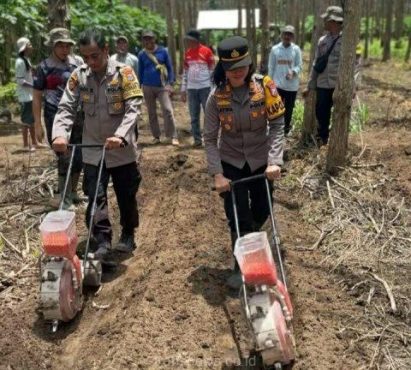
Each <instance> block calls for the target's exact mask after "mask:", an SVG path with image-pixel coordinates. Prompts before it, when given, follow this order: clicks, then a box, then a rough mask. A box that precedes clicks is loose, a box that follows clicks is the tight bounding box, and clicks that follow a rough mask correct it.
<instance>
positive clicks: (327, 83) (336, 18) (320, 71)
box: [303, 6, 344, 145]
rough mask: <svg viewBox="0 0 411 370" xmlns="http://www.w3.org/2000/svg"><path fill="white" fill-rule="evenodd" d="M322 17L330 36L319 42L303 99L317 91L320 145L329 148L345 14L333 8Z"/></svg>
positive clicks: (336, 7) (316, 112) (316, 111)
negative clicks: (312, 91) (310, 92)
mask: <svg viewBox="0 0 411 370" xmlns="http://www.w3.org/2000/svg"><path fill="white" fill-rule="evenodd" d="M321 17H322V18H323V19H324V28H325V30H326V31H327V34H326V35H325V36H322V37H321V38H320V39H319V41H318V45H317V49H316V51H315V58H314V63H313V66H312V69H311V74H310V79H309V81H308V85H307V86H308V87H307V89H305V90H304V91H303V96H304V97H306V96H307V95H308V91H309V90H316V94H317V95H316V96H317V100H316V107H315V114H316V116H317V122H318V136H319V138H320V145H325V144H327V142H328V137H329V135H330V120H331V108H332V106H333V93H334V89H335V85H336V83H337V75H338V65H339V63H340V54H341V31H342V26H343V20H344V18H343V10H342V8H340V7H339V6H329V7H328V8H327V10H326V12H325V13H324V14H322V15H321ZM327 55H328V58H327ZM324 58H325V61H324Z"/></svg>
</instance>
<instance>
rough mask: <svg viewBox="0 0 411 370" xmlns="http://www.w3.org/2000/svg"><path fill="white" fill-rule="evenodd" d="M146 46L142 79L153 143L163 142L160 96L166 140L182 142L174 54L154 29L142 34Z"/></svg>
mask: <svg viewBox="0 0 411 370" xmlns="http://www.w3.org/2000/svg"><path fill="white" fill-rule="evenodd" d="M142 38H143V47H144V49H143V50H142V51H140V53H139V54H138V60H139V63H138V79H139V81H140V84H141V86H142V88H143V94H144V100H145V102H146V104H147V110H148V119H149V122H150V129H151V133H152V135H153V144H159V143H160V136H161V130H160V126H159V124H158V117H157V99H158V101H159V102H160V106H161V110H162V111H163V117H164V131H165V136H166V141H165V142H166V143H170V144H172V145H176V146H178V145H179V141H178V138H177V130H176V125H175V120H174V111H173V106H172V104H171V98H170V94H171V92H172V89H173V88H172V85H173V83H174V81H175V79H174V72H173V67H172V65H171V60H170V56H169V55H168V52H167V50H166V49H165V48H163V47H162V46H159V45H157V44H156V37H155V35H154V33H153V32H152V31H145V32H143V35H142Z"/></svg>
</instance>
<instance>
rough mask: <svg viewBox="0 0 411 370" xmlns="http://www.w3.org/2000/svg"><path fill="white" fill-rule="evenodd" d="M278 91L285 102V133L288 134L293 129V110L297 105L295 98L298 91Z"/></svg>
mask: <svg viewBox="0 0 411 370" xmlns="http://www.w3.org/2000/svg"><path fill="white" fill-rule="evenodd" d="M277 91H278V93H279V94H280V96H281V99H282V101H283V103H284V107H285V114H284V134H286V135H287V134H288V133H289V132H290V130H291V118H292V116H293V110H294V106H295V99H296V97H297V91H287V90H283V89H279V88H278V87H277Z"/></svg>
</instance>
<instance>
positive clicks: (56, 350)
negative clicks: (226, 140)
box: [0, 138, 360, 369]
mask: <svg viewBox="0 0 411 370" xmlns="http://www.w3.org/2000/svg"><path fill="white" fill-rule="evenodd" d="M143 140H144V139H143ZM147 141H148V138H147ZM141 163H142V167H141V172H142V174H143V182H142V185H141V188H140V191H139V195H138V198H139V204H140V210H141V225H140V227H139V229H138V233H137V240H138V248H137V251H136V252H135V253H134V256H132V257H131V258H129V259H126V260H124V261H123V262H122V263H121V265H120V266H119V268H118V270H117V271H116V272H114V273H112V272H111V273H110V272H108V273H107V274H106V277H105V280H104V281H105V282H104V285H103V289H102V291H101V292H100V293H99V294H98V296H94V295H93V292H90V293H89V294H88V296H87V299H86V303H85V308H84V310H83V312H82V313H81V314H80V315H79V316H78V317H77V318H76V319H75V320H74V322H72V323H68V324H62V325H61V326H60V328H59V330H58V332H57V333H56V334H52V333H50V328H49V326H48V325H46V324H45V323H44V322H43V321H42V319H41V318H40V317H39V316H38V315H37V314H36V307H37V297H38V278H37V277H36V276H35V275H34V274H33V277H32V279H31V283H30V285H28V287H29V289H27V285H26V286H25V290H24V291H20V292H18V293H19V297H18V304H7V305H2V309H1V313H0V315H1V317H2V319H1V321H0V322H1V324H0V326H1V330H2V336H1V339H0V354H1V358H2V361H1V362H2V364H3V365H5V366H6V368H7V366H10V367H11V368H15V369H20V368H55V369H59V368H76V369H92V368H113V369H120V368H144V369H166V368H171V369H183V368H186V369H195V368H199V369H200V368H210V369H219V368H233V367H235V365H238V364H243V365H242V366H244V367H245V366H246V365H247V364H248V365H253V363H254V362H253V361H254V359H253V358H250V359H248V360H247V358H248V356H249V352H250V350H251V347H250V341H248V340H247V330H246V325H245V322H244V317H243V314H242V311H241V307H240V304H239V300H238V298H237V297H236V294H235V293H234V292H232V291H230V290H229V289H227V288H226V287H225V284H224V282H225V279H226V278H227V276H228V274H229V268H230V267H231V263H232V260H231V253H230V241H229V234H228V232H227V227H226V221H225V216H224V211H223V207H222V201H221V199H220V198H219V197H218V195H217V194H215V193H214V192H212V191H211V190H210V185H209V184H210V183H209V178H208V175H207V172H206V165H205V156H204V151H203V150H201V149H199V150H194V149H191V148H189V147H186V148H184V147H183V148H182V149H176V148H174V147H171V146H165V145H160V146H145V147H144V148H143V152H142V157H141ZM279 195H280V196H281V197H284V196H286V194H279ZM113 204H114V203H113ZM285 205H286V206H287V204H286V203H285ZM286 206H281V205H280V204H278V205H277V212H278V213H277V216H278V220H279V225H280V226H279V227H280V233H281V236H282V239H283V249H284V251H285V252H286V253H285V255H286V267H287V270H288V275H289V285H290V289H291V293H292V298H293V301H294V305H295V313H296V317H295V333H296V340H297V344H298V352H299V360H298V361H297V363H296V366H295V368H296V369H308V368H310V369H324V368H330V367H337V368H338V367H339V366H340V368H355V367H356V364H357V363H358V362H357V361H360V359H355V358H352V354H350V353H345V349H346V345H345V343H344V341H341V340H339V339H338V338H337V337H336V332H337V331H338V323H339V322H340V321H342V320H344V317H346V316H347V315H354V314H355V309H356V307H355V306H353V304H352V303H350V301H349V299H348V298H347V297H346V296H345V295H344V293H343V292H341V290H340V288H339V287H338V285H337V284H335V281H334V278H333V276H330V275H329V273H328V272H327V271H326V270H325V269H324V268H323V267H322V266H321V263H320V259H321V256H319V255H316V254H315V253H310V254H304V252H299V251H295V250H293V246H295V245H296V242H297V240H298V244H301V243H302V244H305V243H310V242H311V241H312V240H313V238H312V237H311V236H310V235H309V233H308V232H304V226H303V224H302V222H301V220H300V219H299V214H298V209H297V210H296V209H290V207H288V208H287V207H286ZM291 208H292V207H291ZM114 215H115V216H117V212H116V211H114ZM79 217H80V218H82V216H81V215H79ZM113 219H116V217H113ZM117 230H118V227H117ZM297 235H298V238H297ZM107 306H108V308H106V307H107ZM101 307H104V308H101ZM3 365H1V366H3Z"/></svg>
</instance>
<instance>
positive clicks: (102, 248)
mask: <svg viewBox="0 0 411 370" xmlns="http://www.w3.org/2000/svg"><path fill="white" fill-rule="evenodd" d="M110 247H111V245H110V242H109V241H104V242H102V243H100V244H99V245H98V246H97V250H96V251H95V252H94V258H95V259H96V260H100V261H103V260H104V259H105V258H106V257H107V255H108V251H109V249H110Z"/></svg>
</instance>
